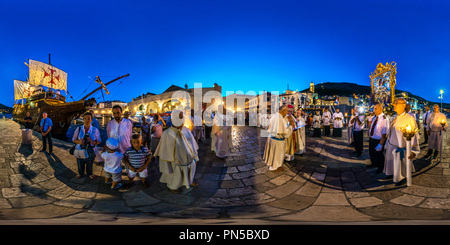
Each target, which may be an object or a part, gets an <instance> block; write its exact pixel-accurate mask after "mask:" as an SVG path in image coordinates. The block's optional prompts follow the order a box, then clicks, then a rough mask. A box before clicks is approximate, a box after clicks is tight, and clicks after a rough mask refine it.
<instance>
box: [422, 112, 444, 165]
mask: <svg viewBox="0 0 450 245" xmlns="http://www.w3.org/2000/svg"><path fill="white" fill-rule="evenodd" d="M433 111H434V113H432V114H431V115H430V116H429V117H428V119H427V123H426V125H427V134H428V152H427V155H425V158H428V157H430V156H431V154H432V153H433V150H434V154H433V156H432V158H431V159H434V158H436V157H437V155H438V154H439V151H440V150H441V149H442V141H443V140H444V134H445V133H443V132H442V131H444V132H447V127H448V124H447V118H446V117H445V115H444V114H443V113H441V112H439V106H438V105H434V106H433Z"/></svg>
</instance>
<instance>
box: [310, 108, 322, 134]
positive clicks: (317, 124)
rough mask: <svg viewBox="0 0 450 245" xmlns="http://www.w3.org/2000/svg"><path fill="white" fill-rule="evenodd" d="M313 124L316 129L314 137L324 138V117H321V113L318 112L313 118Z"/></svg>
mask: <svg viewBox="0 0 450 245" xmlns="http://www.w3.org/2000/svg"><path fill="white" fill-rule="evenodd" d="M312 123H313V128H314V133H313V137H322V132H321V127H322V116H320V111H316V114H315V115H314V116H313V121H312Z"/></svg>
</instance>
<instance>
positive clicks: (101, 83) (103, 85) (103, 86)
mask: <svg viewBox="0 0 450 245" xmlns="http://www.w3.org/2000/svg"><path fill="white" fill-rule="evenodd" d="M129 75H130V74H126V75H123V76H120V77H118V78H116V79H113V80H111V81H109V82H107V83H105V84H103V82H102V81H101V80H100V78H99V77H98V76H97V80H96V81H97V82H99V83H100V85H101V86H100V87H98V88H97V89H95V90H94V91H92V92H90V93H89V94H88V95H86V96H84V97H83V98H82V99H81V100H85V99H87V97H89V96H91V95H92V94H93V93H95V92H97V91H98V90H100V89H102V88H105V89H106V85H108V84H111V83H113V82H115V81H117V80H119V79H122V78H124V77H128V76H129Z"/></svg>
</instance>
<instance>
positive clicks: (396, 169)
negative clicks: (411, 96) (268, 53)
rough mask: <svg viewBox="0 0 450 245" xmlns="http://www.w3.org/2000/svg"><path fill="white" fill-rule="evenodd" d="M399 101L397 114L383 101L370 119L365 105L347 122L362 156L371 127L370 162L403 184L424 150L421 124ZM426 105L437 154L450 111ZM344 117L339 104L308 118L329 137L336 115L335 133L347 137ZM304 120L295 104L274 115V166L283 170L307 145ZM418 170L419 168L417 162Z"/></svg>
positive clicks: (270, 153) (428, 136) (267, 157)
mask: <svg viewBox="0 0 450 245" xmlns="http://www.w3.org/2000/svg"><path fill="white" fill-rule="evenodd" d="M393 106H394V107H393V111H394V112H395V114H394V116H387V115H385V114H384V113H383V104H376V105H374V107H373V115H371V116H370V117H369V118H366V115H365V113H364V112H360V109H361V108H358V107H355V109H354V110H353V109H352V111H351V116H350V118H349V120H348V122H347V138H348V141H347V143H348V145H349V146H353V147H354V148H355V151H354V152H353V153H354V154H357V156H358V157H359V156H361V154H362V151H363V148H364V147H363V143H364V128H365V127H366V126H367V131H368V135H367V136H368V137H369V156H370V161H371V164H370V165H369V166H368V167H369V168H377V171H376V172H377V173H381V172H383V173H384V174H385V175H386V178H392V179H393V182H394V183H395V185H397V186H399V185H403V184H405V183H406V181H407V179H406V176H407V174H406V158H408V159H410V160H413V159H416V158H417V157H418V155H419V153H420V145H419V139H420V130H419V129H420V123H419V120H418V118H416V115H415V114H414V113H412V112H411V110H410V109H411V107H410V105H409V104H407V102H406V100H405V99H403V98H398V99H396V100H395V101H394V103H393ZM425 109H426V111H425V113H424V114H423V116H422V119H423V120H422V122H423V123H422V127H423V132H424V134H425V142H424V144H428V152H427V154H426V155H425V156H424V158H430V159H433V158H436V157H437V155H438V154H439V151H440V150H441V149H442V144H443V135H444V134H443V132H446V130H447V127H448V123H447V119H446V116H445V115H444V114H443V113H441V112H439V106H438V105H437V104H435V105H433V111H430V106H426V107H425ZM361 111H362V110H361ZM300 115H301V114H300ZM343 119H344V117H343V115H342V113H341V112H339V109H336V112H335V113H334V114H333V115H331V113H330V112H328V110H327V109H325V110H324V111H323V114H322V115H321V114H320V111H319V110H317V111H316V113H315V115H314V116H313V117H312V120H311V119H308V120H307V125H308V124H309V123H310V124H311V126H312V127H313V129H314V132H313V137H322V130H323V136H329V135H330V120H333V136H334V137H341V136H342V127H343ZM299 123H300V124H302V123H304V117H301V116H300V117H292V107H289V106H286V105H283V106H281V107H280V109H279V112H278V113H276V114H274V115H272V118H271V119H270V123H269V126H268V129H267V130H268V133H269V138H268V139H267V142H266V146H265V150H264V161H265V163H266V164H267V166H268V167H269V170H272V171H279V170H282V168H281V166H282V165H283V163H284V161H289V160H292V158H293V152H294V149H299V148H301V147H302V146H303V147H304V143H305V141H304V137H302V136H299V135H302V134H299V133H298V126H297V125H298V124H299ZM366 123H367V124H368V125H366ZM406 128H408V129H409V130H410V131H411V132H415V133H414V135H413V136H412V137H411V146H412V147H411V154H410V155H409V156H405V152H406V140H407V139H406V138H405V137H404V135H403V131H402V130H405V129H406ZM416 129H417V130H416ZM297 139H298V140H297ZM283 156H284V158H283ZM412 171H415V170H414V166H413V165H412Z"/></svg>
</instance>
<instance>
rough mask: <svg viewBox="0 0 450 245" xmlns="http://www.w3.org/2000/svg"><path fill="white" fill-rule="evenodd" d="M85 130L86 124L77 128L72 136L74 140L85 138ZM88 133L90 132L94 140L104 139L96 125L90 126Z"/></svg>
mask: <svg viewBox="0 0 450 245" xmlns="http://www.w3.org/2000/svg"><path fill="white" fill-rule="evenodd" d="M84 131H85V130H84V125H83V126H81V127H78V128H77V129H75V132H74V134H73V136H72V141H74V140H77V139H78V140H82V139H83V138H84V135H85V132H84ZM88 134H89V137H90V138H91V139H92V140H94V141H95V140H97V141H98V142H101V141H102V139H101V137H100V131H98V129H97V128H96V127H94V126H90V127H89V130H88Z"/></svg>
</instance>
